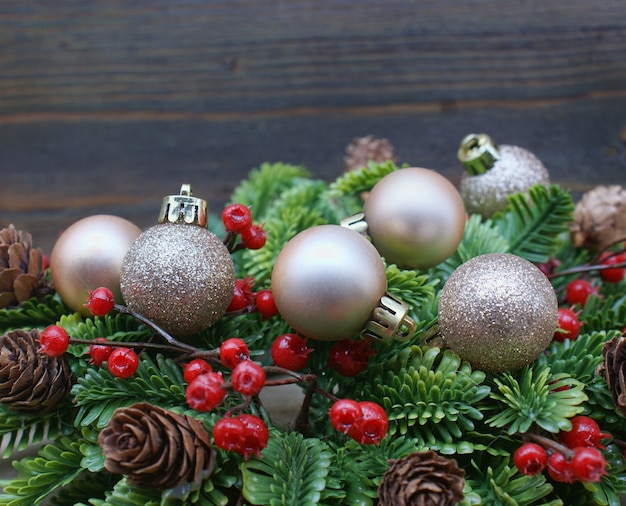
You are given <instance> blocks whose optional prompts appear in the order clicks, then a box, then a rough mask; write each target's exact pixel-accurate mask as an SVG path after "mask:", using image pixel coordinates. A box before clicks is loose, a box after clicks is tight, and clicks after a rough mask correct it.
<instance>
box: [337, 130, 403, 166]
mask: <svg viewBox="0 0 626 506" xmlns="http://www.w3.org/2000/svg"><path fill="white" fill-rule="evenodd" d="M393 159H394V148H393V146H392V145H391V143H390V142H389V141H388V140H387V139H378V138H376V137H374V136H373V135H368V136H367V137H357V138H355V139H354V140H353V141H352V144H350V145H349V146H348V147H347V148H346V156H345V158H344V162H345V167H346V171H349V170H356V169H360V168H361V167H367V162H369V161H370V160H373V161H374V162H376V163H384V162H386V161H388V160H392V161H393Z"/></svg>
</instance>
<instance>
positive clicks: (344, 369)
mask: <svg viewBox="0 0 626 506" xmlns="http://www.w3.org/2000/svg"><path fill="white" fill-rule="evenodd" d="M375 353H376V352H375V351H374V350H372V349H371V342H370V341H369V340H364V339H361V340H355V341H352V340H349V339H343V340H341V341H338V342H337V343H336V344H335V345H333V347H332V348H331V349H330V350H329V352H328V364H329V365H330V367H332V368H333V369H335V370H336V371H337V372H338V373H339V374H341V375H342V376H346V377H351V376H356V375H357V374H359V373H360V372H361V371H363V369H365V368H366V367H367V364H368V361H369V358H370V357H371V356H372V355H374V354H375Z"/></svg>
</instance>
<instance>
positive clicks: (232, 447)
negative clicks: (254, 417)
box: [213, 417, 246, 451]
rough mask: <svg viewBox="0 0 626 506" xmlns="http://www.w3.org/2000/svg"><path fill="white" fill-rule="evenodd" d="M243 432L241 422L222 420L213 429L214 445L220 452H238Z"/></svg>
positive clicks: (228, 419) (230, 419) (243, 428)
mask: <svg viewBox="0 0 626 506" xmlns="http://www.w3.org/2000/svg"><path fill="white" fill-rule="evenodd" d="M245 430H246V428H245V427H244V425H243V423H242V422H241V420H238V419H236V418H231V417H225V418H222V419H220V420H218V421H217V423H216V424H215V426H214V427H213V439H214V440H215V445H216V446H217V447H218V448H221V449H222V450H228V451H238V450H239V449H240V448H241V447H242V444H243V440H244V432H245Z"/></svg>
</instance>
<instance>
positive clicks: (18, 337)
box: [0, 329, 72, 413]
mask: <svg viewBox="0 0 626 506" xmlns="http://www.w3.org/2000/svg"><path fill="white" fill-rule="evenodd" d="M40 338H41V334H40V333H39V331H38V330H37V329H33V330H31V331H30V332H28V331H26V330H14V331H12V332H7V333H6V334H4V335H2V336H0V402H2V403H4V404H7V405H8V406H9V407H11V408H12V409H15V410H18V411H24V412H37V413H45V412H48V411H51V410H52V409H54V408H55V407H56V406H57V405H58V404H59V402H60V401H61V400H62V399H63V398H65V396H66V395H67V394H68V393H69V391H70V389H71V388H72V383H71V373H70V367H69V365H68V363H67V361H66V360H65V357H64V356H60V357H50V356H48V355H45V354H44V353H41V352H40V351H38V349H39V345H38V344H37V341H39V339H40Z"/></svg>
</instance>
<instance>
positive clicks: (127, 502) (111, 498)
mask: <svg viewBox="0 0 626 506" xmlns="http://www.w3.org/2000/svg"><path fill="white" fill-rule="evenodd" d="M138 504H141V505H142V506H159V505H160V504H161V493H160V492H159V491H158V490H153V489H149V488H138V487H133V486H131V485H129V484H128V483H127V482H126V478H122V479H121V480H119V481H118V482H117V483H116V484H115V486H114V487H113V489H112V490H110V491H107V492H106V494H105V498H104V499H96V498H91V499H89V503H88V504H83V503H79V504H76V505H75V506H89V505H91V506H137V505H138Z"/></svg>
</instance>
